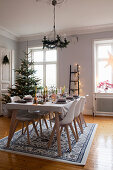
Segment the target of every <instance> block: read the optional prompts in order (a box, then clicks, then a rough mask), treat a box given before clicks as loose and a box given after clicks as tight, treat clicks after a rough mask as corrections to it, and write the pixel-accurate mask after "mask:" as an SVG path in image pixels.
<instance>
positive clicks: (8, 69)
mask: <svg viewBox="0 0 113 170" xmlns="http://www.w3.org/2000/svg"><path fill="white" fill-rule="evenodd" d="M5 55H7V57H8V59H9V64H2V61H3V58H4V56H5ZM12 61H13V63H14V51H12V50H9V49H5V48H0V95H1V94H3V93H4V94H5V93H7V89H8V87H11V86H12V79H14V74H12V73H13V72H14V70H13V71H12V68H13V66H14V64H13V63H12ZM0 115H2V103H0Z"/></svg>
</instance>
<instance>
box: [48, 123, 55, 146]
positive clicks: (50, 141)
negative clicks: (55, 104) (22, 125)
mask: <svg viewBox="0 0 113 170" xmlns="http://www.w3.org/2000/svg"><path fill="white" fill-rule="evenodd" d="M55 129H56V126H55V125H54V127H53V131H52V133H51V136H50V139H49V142H48V148H50V146H51V144H52V140H53V136H54V134H55Z"/></svg>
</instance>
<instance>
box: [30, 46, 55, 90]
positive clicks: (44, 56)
mask: <svg viewBox="0 0 113 170" xmlns="http://www.w3.org/2000/svg"><path fill="white" fill-rule="evenodd" d="M51 50H56V61H46V51H50V50H48V49H43V48H42V47H41V46H39V47H31V48H29V51H31V60H33V58H34V56H33V52H34V51H43V61H40V62H34V66H35V65H43V85H42V86H43V87H46V65H48V64H56V87H58V51H57V49H51ZM34 66H33V67H34Z"/></svg>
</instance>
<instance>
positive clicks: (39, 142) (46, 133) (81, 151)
mask: <svg viewBox="0 0 113 170" xmlns="http://www.w3.org/2000/svg"><path fill="white" fill-rule="evenodd" d="M48 125H49V122H48ZM29 128H30V145H29V144H28V142H27V134H25V135H22V134H21V130H19V131H17V132H16V133H15V134H14V136H13V139H12V141H11V143H10V147H9V148H7V147H6V143H7V137H5V138H3V139H1V140H0V150H2V151H7V152H11V153H17V154H22V155H27V156H32V157H38V158H43V159H49V160H54V161H60V162H66V163H71V164H76V165H85V163H86V160H87V157H88V153H89V150H90V147H91V144H92V141H93V137H94V134H95V131H96V128H97V124H92V123H87V127H84V133H83V134H81V132H80V130H79V128H78V132H79V140H78V142H76V141H75V139H74V136H73V134H72V133H71V130H70V129H69V133H70V138H71V146H72V151H71V152H69V146H68V141H67V135H66V133H65V131H64V130H63V131H62V134H61V148H62V156H61V157H58V156H57V142H56V136H54V140H53V143H52V146H51V147H50V148H49V149H47V143H48V141H49V137H50V134H51V131H52V129H51V128H50V127H49V130H47V129H46V127H45V126H44V125H43V135H42V136H40V137H37V136H36V134H35V132H34V130H32V125H30V126H29ZM37 129H39V127H37ZM39 131H40V130H39Z"/></svg>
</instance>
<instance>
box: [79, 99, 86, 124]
mask: <svg viewBox="0 0 113 170" xmlns="http://www.w3.org/2000/svg"><path fill="white" fill-rule="evenodd" d="M85 102H86V98H85V96H81V107H80V115H79V119H80V122H81V124H85V127H87V124H86V122H85V119H84V116H83V111H84V106H85Z"/></svg>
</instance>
